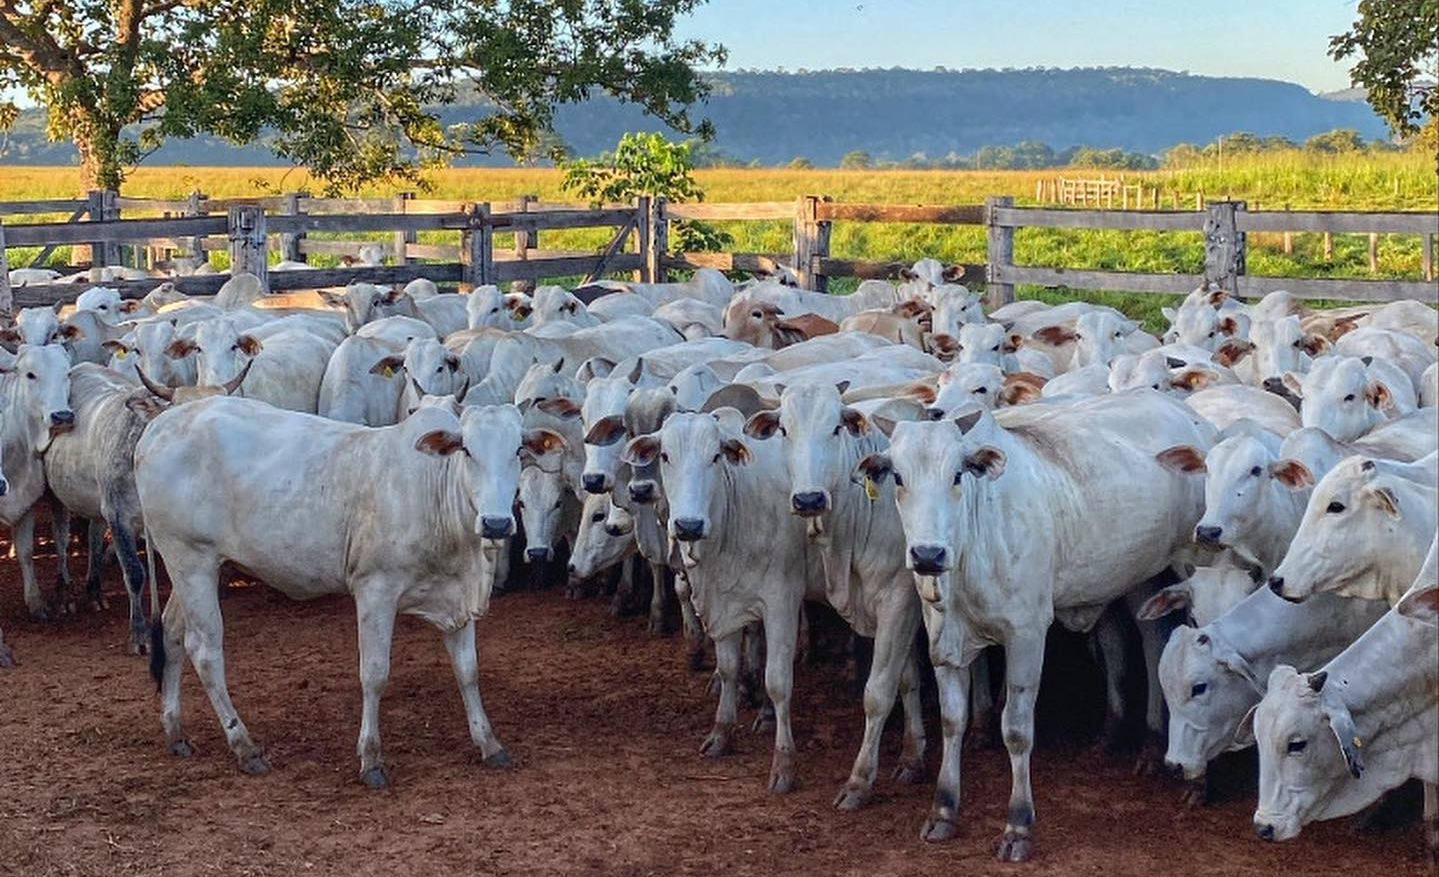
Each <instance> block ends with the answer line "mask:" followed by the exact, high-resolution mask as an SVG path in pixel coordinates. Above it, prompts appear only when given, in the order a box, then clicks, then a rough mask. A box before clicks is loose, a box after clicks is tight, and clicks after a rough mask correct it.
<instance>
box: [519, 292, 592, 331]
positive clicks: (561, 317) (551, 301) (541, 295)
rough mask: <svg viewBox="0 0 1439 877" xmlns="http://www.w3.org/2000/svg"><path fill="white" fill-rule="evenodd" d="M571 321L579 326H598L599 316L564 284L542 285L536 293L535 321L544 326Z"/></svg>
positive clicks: (536, 323)
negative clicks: (592, 312)
mask: <svg viewBox="0 0 1439 877" xmlns="http://www.w3.org/2000/svg"><path fill="white" fill-rule="evenodd" d="M560 321H563V322H566V323H571V324H573V325H574V326H577V327H579V328H582V329H583V328H585V327H587V326H598V325H599V324H600V321H599V318H598V317H596V316H595V315H594V314H591V313H590V311H589V308H586V307H585V304H584V302H582V301H580V300H579V299H578V298H576V297H575V295H574V293H572V292H570V291H569V290H568V289H565V288H564V287H563V286H541V287H540V288H539V289H537V290H535V295H534V323H535V325H536V326H542V325H544V324H545V323H554V322H560Z"/></svg>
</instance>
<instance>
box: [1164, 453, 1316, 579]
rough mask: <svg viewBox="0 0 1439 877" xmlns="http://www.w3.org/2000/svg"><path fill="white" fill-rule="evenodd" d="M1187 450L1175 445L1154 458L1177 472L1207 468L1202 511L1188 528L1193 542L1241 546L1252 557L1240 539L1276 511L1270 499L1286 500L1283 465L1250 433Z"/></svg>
mask: <svg viewBox="0 0 1439 877" xmlns="http://www.w3.org/2000/svg"><path fill="white" fill-rule="evenodd" d="M1187 450H1188V454H1187V455H1185V454H1184V453H1182V452H1181V451H1180V449H1171V451H1169V452H1165V454H1161V455H1160V463H1161V464H1164V465H1166V466H1167V467H1169V468H1174V469H1178V470H1179V471H1182V472H1196V471H1197V472H1201V473H1207V475H1205V476H1204V516H1203V517H1202V518H1200V520H1199V523H1198V524H1197V525H1195V527H1194V541H1196V542H1198V543H1200V544H1203V545H1211V546H1216V547H1217V546H1223V545H1240V546H1245V547H1246V548H1247V549H1248V550H1247V551H1246V553H1247V554H1249V555H1250V556H1251V557H1252V556H1253V550H1254V547H1255V546H1253V545H1252V543H1248V542H1246V537H1252V535H1253V534H1254V533H1255V531H1256V530H1259V529H1260V528H1263V527H1265V525H1266V523H1267V522H1268V521H1270V520H1271V519H1273V518H1274V517H1275V516H1276V515H1277V514H1279V513H1280V511H1281V510H1280V509H1278V508H1276V503H1278V502H1281V501H1287V500H1288V494H1289V492H1290V490H1291V489H1292V487H1291V486H1290V484H1289V482H1288V481H1287V480H1286V479H1287V478H1288V477H1289V475H1290V469H1289V467H1288V466H1287V465H1286V464H1285V463H1284V462H1283V461H1280V460H1279V459H1277V456H1276V455H1275V454H1274V453H1273V452H1272V451H1271V450H1270V449H1269V447H1268V446H1266V444H1265V443H1264V442H1263V441H1261V440H1259V439H1257V438H1254V437H1253V436H1247V435H1236V436H1231V437H1229V438H1226V439H1224V440H1223V441H1221V442H1220V443H1219V444H1217V445H1215V446H1214V448H1213V449H1211V450H1210V451H1209V453H1208V454H1207V455H1206V454H1204V453H1203V452H1201V451H1199V450H1198V449H1197V448H1188V449H1187ZM1166 455H1167V456H1166ZM1255 559H1259V560H1262V559H1263V558H1255ZM1275 561H1277V558H1275ZM1270 562H1274V561H1270Z"/></svg>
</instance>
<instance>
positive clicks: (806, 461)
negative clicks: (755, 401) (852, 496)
mask: <svg viewBox="0 0 1439 877" xmlns="http://www.w3.org/2000/svg"><path fill="white" fill-rule="evenodd" d="M848 387H849V382H848V381H845V382H842V383H840V384H838V385H829V384H802V385H799V386H794V387H782V388H780V390H781V392H780V401H779V408H778V409H777V410H773V411H760V412H757V413H755V414H753V415H751V416H750V418H749V420H748V421H747V422H746V423H745V428H744V431H745V434H746V435H748V436H750V437H751V438H755V439H760V440H764V439H768V438H771V437H772V436H775V435H778V436H779V437H780V438H781V440H782V444H783V447H784V458H785V466H786V468H787V469H788V470H789V480H790V483H789V487H790V492H789V500H790V501H789V505H790V511H791V512H792V513H793V514H796V515H799V516H800V517H806V518H810V517H818V516H820V515H823V514H825V513H826V512H828V511H829V510H830V509H832V508H833V507H834V500H835V497H836V496H837V495H838V494H839V492H840V491H842V490H857V489H859V488H858V487H856V486H855V485H854V484H853V483H852V481H851V478H850V476H851V475H852V473H851V472H850V471H849V466H848V464H847V461H849V460H852V459H853V458H854V444H853V441H854V440H858V439H863V438H864V437H865V436H868V435H869V433H870V429H871V427H870V424H869V421H868V420H867V419H866V418H865V416H864V415H863V414H861V413H860V412H859V411H858V410H857V409H855V408H850V407H849V406H847V405H845V404H844V402H843V401H841V398H840V397H841V394H843V393H844V391H845V390H846V389H848ZM872 446H873V442H872V441H871V442H870V443H869V445H867V446H862V447H868V448H870V449H872Z"/></svg>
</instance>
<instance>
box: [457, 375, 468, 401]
mask: <svg viewBox="0 0 1439 877" xmlns="http://www.w3.org/2000/svg"><path fill="white" fill-rule="evenodd" d="M469 392H470V376H469V375H465V383H464V385H462V386H461V387H460V389H459V392H457V393H455V401H456V402H461V403H462V402H464V401H465V394H466V393H469Z"/></svg>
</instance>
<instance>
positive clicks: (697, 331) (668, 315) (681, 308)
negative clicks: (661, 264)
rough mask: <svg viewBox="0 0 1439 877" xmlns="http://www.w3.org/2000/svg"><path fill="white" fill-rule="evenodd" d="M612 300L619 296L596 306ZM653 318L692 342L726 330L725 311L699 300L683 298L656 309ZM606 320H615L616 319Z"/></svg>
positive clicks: (606, 297) (604, 299)
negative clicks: (668, 325)
mask: <svg viewBox="0 0 1439 877" xmlns="http://www.w3.org/2000/svg"><path fill="white" fill-rule="evenodd" d="M612 298H617V296H612V295H608V296H605V297H604V298H602V299H600V300H599V301H597V302H595V304H596V305H598V304H600V302H603V301H606V300H608V299H612ZM591 307H592V308H593V306H591ZM651 316H652V317H654V318H655V319H656V320H664V321H665V322H666V323H669V324H670V325H671V326H674V327H675V330H676V331H677V332H679V333H680V334H681V335H684V336H685V337H686V338H688V339H690V340H691V341H693V340H696V339H698V338H708V337H711V336H714V335H719V334H721V333H722V332H723V330H724V310H723V309H721V308H718V307H715V306H714V305H712V304H708V303H706V302H702V301H699V300H698V299H692V298H683V299H679V300H678V301H672V302H667V303H665V304H662V305H660V306H659V307H657V308H655V309H654V313H653V314H651ZM606 319H614V317H607V318H606Z"/></svg>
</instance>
